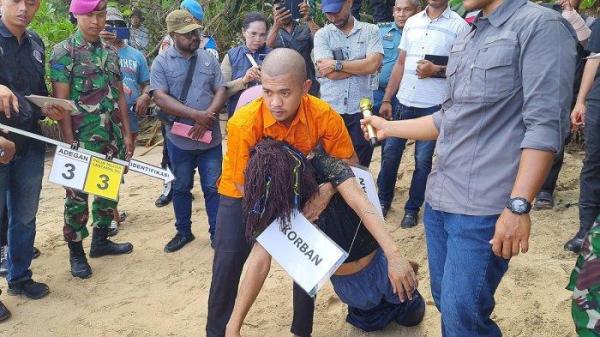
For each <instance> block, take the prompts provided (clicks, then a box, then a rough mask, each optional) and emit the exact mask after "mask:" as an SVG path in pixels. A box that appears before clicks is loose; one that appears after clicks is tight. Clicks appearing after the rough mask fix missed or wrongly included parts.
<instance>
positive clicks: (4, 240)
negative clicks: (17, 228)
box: [0, 205, 8, 247]
mask: <svg viewBox="0 0 600 337" xmlns="http://www.w3.org/2000/svg"><path fill="white" fill-rule="evenodd" d="M0 207H2V210H0V213H1V214H2V221H1V222H0V247H2V246H6V245H8V211H7V209H6V205H3V206H1V205H0Z"/></svg>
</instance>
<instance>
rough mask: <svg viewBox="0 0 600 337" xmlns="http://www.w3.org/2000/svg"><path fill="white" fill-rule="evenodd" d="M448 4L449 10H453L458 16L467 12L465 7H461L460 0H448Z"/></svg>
mask: <svg viewBox="0 0 600 337" xmlns="http://www.w3.org/2000/svg"><path fill="white" fill-rule="evenodd" d="M448 5H449V6H450V9H451V10H453V11H455V12H456V13H457V14H458V15H460V16H463V17H464V16H465V14H467V11H466V10H465V7H463V2H462V0H450V1H449V2H448Z"/></svg>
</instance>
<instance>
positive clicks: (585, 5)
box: [579, 0, 597, 9]
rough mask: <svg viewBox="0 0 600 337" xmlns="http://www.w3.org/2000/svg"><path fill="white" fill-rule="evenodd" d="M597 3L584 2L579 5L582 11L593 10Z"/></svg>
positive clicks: (594, 1)
mask: <svg viewBox="0 0 600 337" xmlns="http://www.w3.org/2000/svg"><path fill="white" fill-rule="evenodd" d="M596 3H597V0H582V1H581V3H580V4H579V8H580V9H591V8H592V7H594V6H595V5H596Z"/></svg>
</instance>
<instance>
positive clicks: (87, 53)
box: [50, 31, 125, 241]
mask: <svg viewBox="0 0 600 337" xmlns="http://www.w3.org/2000/svg"><path fill="white" fill-rule="evenodd" d="M50 78H51V80H52V82H58V83H65V84H69V85H70V87H71V93H70V99H71V100H73V101H74V102H75V104H77V107H78V108H79V109H78V111H77V112H74V113H72V114H71V123H72V127H73V135H74V137H75V138H76V140H79V142H80V146H82V147H83V148H85V149H87V150H91V151H94V152H98V153H104V154H108V153H109V152H110V153H112V154H113V156H114V157H116V158H121V159H123V158H124V148H125V147H124V145H123V136H122V134H121V129H120V120H119V115H118V109H119V107H118V102H119V95H120V92H119V89H118V86H117V84H118V83H119V82H120V81H121V69H120V67H119V56H118V54H117V52H116V51H115V50H113V49H109V47H105V46H103V45H102V42H101V41H100V40H98V41H97V42H95V43H89V42H87V41H85V40H84V38H83V36H82V34H81V32H80V31H77V32H76V33H75V34H74V35H72V36H71V37H69V38H68V39H66V40H64V41H62V42H61V43H59V44H57V45H56V46H55V47H54V50H53V52H52V58H51V61H50ZM116 207H117V202H115V201H112V200H107V199H103V198H99V197H95V198H94V201H93V202H92V225H93V226H94V227H98V228H108V227H109V226H110V222H111V220H112V219H113V210H114V209H115V208H116ZM88 215H89V211H88V195H87V194H86V193H83V192H81V191H76V190H72V189H67V198H66V202H65V214H64V218H65V219H64V220H65V226H64V229H63V232H64V236H65V240H66V241H81V240H82V239H83V238H85V237H87V236H88V235H89V233H88V230H87V228H86V224H87V220H88Z"/></svg>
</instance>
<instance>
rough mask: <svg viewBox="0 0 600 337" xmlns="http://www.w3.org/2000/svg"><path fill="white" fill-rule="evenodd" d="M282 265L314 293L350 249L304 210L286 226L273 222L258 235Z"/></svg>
mask: <svg viewBox="0 0 600 337" xmlns="http://www.w3.org/2000/svg"><path fill="white" fill-rule="evenodd" d="M256 241H258V243H260V244H261V245H262V246H263V247H264V248H265V249H266V250H267V251H268V252H269V254H271V256H272V257H273V258H274V259H275V261H277V263H279V265H280V266H281V267H282V268H283V269H284V270H285V271H286V272H287V273H288V274H289V275H290V276H291V277H292V278H293V279H294V281H296V283H298V285H299V286H301V287H302V289H304V290H305V291H306V292H307V293H308V295H309V296H311V297H314V296H315V295H316V294H317V291H318V290H319V288H321V286H322V285H323V284H324V283H325V282H326V281H327V279H328V278H329V277H330V276H331V275H332V274H333V273H334V272H335V271H336V270H337V269H338V268H339V266H340V265H341V264H342V263H343V262H344V261H345V260H346V258H347V257H348V253H347V252H345V251H344V250H343V249H342V248H340V247H339V246H338V245H337V244H336V243H335V242H333V240H331V239H330V238H329V237H328V236H327V235H325V233H323V232H322V231H321V230H319V229H318V228H317V227H316V226H314V225H313V224H311V223H310V222H309V221H308V220H307V219H306V218H305V217H304V216H303V215H302V214H301V213H299V212H296V213H295V214H294V215H293V216H292V220H291V222H290V225H289V226H287V227H284V228H282V227H281V224H280V222H279V221H275V222H273V223H272V224H271V225H270V226H269V227H267V229H265V230H264V231H263V232H262V234H260V235H259V236H258V238H257V239H256Z"/></svg>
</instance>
